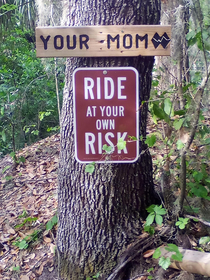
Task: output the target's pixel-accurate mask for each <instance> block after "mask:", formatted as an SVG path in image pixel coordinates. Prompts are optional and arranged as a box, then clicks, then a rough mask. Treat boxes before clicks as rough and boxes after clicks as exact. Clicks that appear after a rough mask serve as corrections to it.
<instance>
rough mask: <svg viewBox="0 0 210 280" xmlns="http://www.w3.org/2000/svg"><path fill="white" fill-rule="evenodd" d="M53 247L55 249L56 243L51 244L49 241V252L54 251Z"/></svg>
mask: <svg viewBox="0 0 210 280" xmlns="http://www.w3.org/2000/svg"><path fill="white" fill-rule="evenodd" d="M55 249H56V245H55V244H53V243H51V244H50V252H51V253H52V254H54V253H55Z"/></svg>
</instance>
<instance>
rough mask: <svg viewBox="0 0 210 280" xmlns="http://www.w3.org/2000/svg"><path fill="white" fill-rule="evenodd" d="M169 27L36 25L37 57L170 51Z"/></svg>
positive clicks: (121, 54)
mask: <svg viewBox="0 0 210 280" xmlns="http://www.w3.org/2000/svg"><path fill="white" fill-rule="evenodd" d="M170 41H171V27H170V26H163V25H107V26H83V27H75V26H74V27H37V28H36V49H37V57H71V56H75V57H94V56H95V57H102V56H139V55H142V56H155V55H161V56H164V55H170Z"/></svg>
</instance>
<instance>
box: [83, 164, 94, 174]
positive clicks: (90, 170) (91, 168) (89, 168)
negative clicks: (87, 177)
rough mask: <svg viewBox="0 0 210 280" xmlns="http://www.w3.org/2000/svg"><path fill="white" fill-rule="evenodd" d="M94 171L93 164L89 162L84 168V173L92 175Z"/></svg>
mask: <svg viewBox="0 0 210 280" xmlns="http://www.w3.org/2000/svg"><path fill="white" fill-rule="evenodd" d="M94 170H95V162H91V163H89V164H87V165H86V166H85V172H87V173H90V174H92V173H93V172H94Z"/></svg>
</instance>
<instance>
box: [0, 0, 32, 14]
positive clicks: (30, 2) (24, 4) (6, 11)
mask: <svg viewBox="0 0 210 280" xmlns="http://www.w3.org/2000/svg"><path fill="white" fill-rule="evenodd" d="M31 2H33V0H32V1H28V2H26V3H24V4H22V5H19V6H17V7H16V8H14V9H11V10H9V11H6V12H4V13H3V14H0V17H2V16H4V15H6V14H7V13H9V12H11V11H14V10H15V9H18V8H19V7H22V6H25V5H26V4H28V3H31Z"/></svg>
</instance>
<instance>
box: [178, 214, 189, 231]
mask: <svg viewBox="0 0 210 280" xmlns="http://www.w3.org/2000/svg"><path fill="white" fill-rule="evenodd" d="M188 221H189V218H181V217H180V218H179V220H178V221H177V222H176V224H175V225H176V226H178V227H179V228H180V229H184V228H185V226H186V225H187V223H188Z"/></svg>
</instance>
